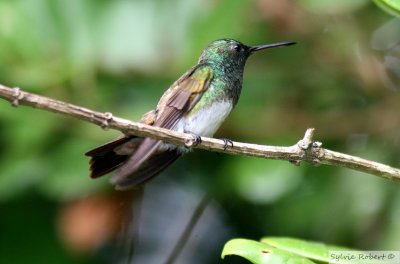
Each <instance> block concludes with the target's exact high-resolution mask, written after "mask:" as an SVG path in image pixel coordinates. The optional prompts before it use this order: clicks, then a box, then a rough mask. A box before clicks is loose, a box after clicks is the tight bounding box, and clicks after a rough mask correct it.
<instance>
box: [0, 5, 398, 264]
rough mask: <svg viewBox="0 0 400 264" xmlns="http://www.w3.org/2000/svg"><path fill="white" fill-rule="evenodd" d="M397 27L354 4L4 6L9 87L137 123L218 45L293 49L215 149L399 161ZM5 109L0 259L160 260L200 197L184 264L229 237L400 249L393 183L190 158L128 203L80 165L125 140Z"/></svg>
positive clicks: (212, 258)
mask: <svg viewBox="0 0 400 264" xmlns="http://www.w3.org/2000/svg"><path fill="white" fill-rule="evenodd" d="M399 28H400V23H399V20H398V19H395V18H394V17H393V16H390V15H388V14H386V13H385V12H383V11H382V10H381V9H379V8H378V7H377V6H375V5H374V4H373V3H372V1H361V0H359V1H344V0H341V1H334V2H330V1H328V2H327V1H316V0H315V1H313V0H299V1H289V0H285V1H272V0H265V1H262V0H258V1H241V0H237V1H232V0H229V1H228V0H219V1H216V0H214V1H213V0H206V1H200V0H170V1H141V0H136V1H133V0H132V1H122V0H121V1H78V0H73V1H63V0H37V1H33V0H32V1H22V0H21V1H11V0H9V1H7V0H1V1H0V83H2V84H4V85H7V86H10V87H14V86H19V87H21V88H22V89H25V90H27V91H29V92H33V93H38V94H41V95H45V96H49V97H53V98H56V99H60V100H63V101H67V102H71V103H74V104H77V105H81V106H85V107H88V108H91V109H94V110H97V111H103V112H107V111H109V112H112V113H113V114H114V115H115V116H119V117H124V118H128V119H131V120H138V119H139V118H140V117H141V115H142V114H143V113H145V112H147V111H148V110H150V109H152V108H153V107H154V106H155V104H156V103H157V101H158V99H159V97H160V96H161V94H162V93H163V91H164V90H165V89H166V88H168V86H169V85H170V84H171V83H172V82H173V81H174V80H175V79H177V78H178V77H179V76H180V75H181V74H182V73H183V72H185V71H186V69H188V68H189V67H191V66H192V65H193V64H195V63H196V61H197V59H198V56H199V55H200V53H201V50H202V49H203V48H204V47H205V46H206V45H207V44H208V43H209V42H211V41H212V40H215V39H218V38H235V39H238V40H240V41H242V42H244V43H245V44H248V45H257V44H263V43H271V42H279V41H296V42H298V44H297V45H295V46H291V47H287V48H280V49H273V50H268V51H265V52H260V53H257V55H256V56H253V57H251V58H250V59H249V61H248V63H247V66H246V70H245V74H244V87H243V90H242V96H241V98H240V100H239V103H238V105H237V107H236V108H235V110H234V111H233V112H232V114H231V115H230V117H229V118H228V119H227V120H226V122H225V123H224V125H223V126H222V127H221V129H220V130H219V132H218V133H217V135H216V137H224V138H230V139H232V140H235V141H242V142H249V143H257V144H268V145H292V144H294V143H295V142H297V141H298V140H299V139H300V138H302V136H303V133H304V131H305V130H306V129H307V128H308V127H314V128H315V129H316V139H317V140H319V141H321V142H323V146H324V147H326V148H329V149H332V150H336V151H340V152H344V153H348V154H352V155H357V156H360V157H363V158H368V159H372V160H375V161H378V162H382V163H385V164H388V165H391V166H394V167H400V157H399V154H400V137H399V131H400V121H399V111H400V104H399V99H400V95H399V90H400V80H399V78H400V47H399V45H398V44H399V40H400V30H399ZM0 113H1V115H0V262H1V263H27V262H29V263H127V262H129V260H128V259H127V256H129V255H132V254H131V253H129V252H131V251H129V248H131V250H132V245H134V249H135V250H134V254H133V257H132V258H133V260H132V261H133V262H134V263H163V262H164V261H165V260H166V258H167V257H168V256H169V255H170V252H171V250H172V248H173V246H174V245H175V243H176V242H177V240H178V238H179V237H180V235H181V233H182V231H183V229H184V227H185V225H186V224H187V222H188V221H189V218H190V217H191V215H192V214H193V212H194V210H195V208H196V206H197V205H198V204H199V202H200V200H201V199H202V197H203V196H204V195H205V194H210V195H211V197H212V199H211V201H210V202H209V203H208V206H207V209H206V210H205V212H204V214H203V215H202V217H201V218H200V219H199V220H198V224H197V225H196V226H195V229H194V231H193V233H192V236H191V237H190V240H189V241H188V242H187V243H186V245H185V247H184V248H183V250H182V254H181V256H180V258H179V259H178V262H177V263H218V262H220V260H219V254H220V253H221V250H222V247H223V245H224V243H225V242H226V241H227V240H229V239H230V238H234V237H244V238H251V239H256V240H259V239H260V238H261V237H263V236H293V237H298V238H302V239H311V240H317V241H322V242H325V243H333V244H339V245H342V246H348V247H354V248H358V249H366V250H367V249H370V250H395V249H399V248H400V221H399V219H400V191H399V185H398V184H396V183H393V182H390V181H387V180H384V179H381V178H378V177H375V176H372V175H368V174H363V173H359V172H355V171H352V170H349V169H343V168H338V167H329V166H319V167H312V166H310V165H307V164H301V166H299V167H296V166H294V165H292V164H290V163H288V162H284V161H270V160H264V159H259V158H250V157H239V156H230V155H224V154H215V153H212V152H205V151H201V150H195V151H193V153H191V154H190V155H186V156H185V157H183V158H181V159H180V160H179V161H177V162H176V163H175V164H174V165H173V166H171V167H170V168H169V169H168V170H167V171H166V172H165V173H163V174H162V175H161V176H160V177H158V178H156V179H155V180H154V181H152V182H150V183H149V184H148V185H147V186H146V188H145V191H144V195H143V197H142V199H136V198H135V197H137V195H136V194H134V193H131V192H116V191H114V190H113V188H112V186H110V185H109V184H108V178H109V176H106V177H105V178H102V179H98V180H91V179H90V178H89V172H88V158H87V157H84V156H83V153H84V152H85V151H87V150H88V149H90V148H93V147H95V146H97V145H99V144H102V143H104V142H106V141H109V140H111V139H113V138H114V137H116V136H118V135H119V134H120V133H119V132H118V131H111V130H110V131H103V130H102V129H100V128H99V127H97V126H95V125H92V124H89V123H85V122H82V121H79V120H75V119H73V118H68V117H63V116H60V115H56V114H53V113H49V112H46V111H41V110H36V109H33V108H29V107H19V108H16V109H15V108H11V107H10V104H9V103H8V102H6V101H3V102H0ZM132 200H134V201H136V202H138V201H141V208H142V210H132V207H131V201H132ZM138 211H140V214H139V213H138ZM126 219H128V220H126ZM121 229H122V230H123V231H122V232H120V231H119V230H121ZM135 230H139V231H138V232H139V235H138V234H137V233H138V232H137V231H135ZM127 241H128V242H129V243H127ZM234 261H235V259H233V258H232V259H231V261H229V259H228V260H225V261H224V262H226V263H233V262H234ZM236 261H237V259H236Z"/></svg>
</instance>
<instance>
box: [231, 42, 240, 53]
mask: <svg viewBox="0 0 400 264" xmlns="http://www.w3.org/2000/svg"><path fill="white" fill-rule="evenodd" d="M232 49H233V50H236V51H237V52H241V51H242V47H241V46H240V45H238V44H235V45H233V46H232Z"/></svg>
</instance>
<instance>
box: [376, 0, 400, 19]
mask: <svg viewBox="0 0 400 264" xmlns="http://www.w3.org/2000/svg"><path fill="white" fill-rule="evenodd" d="M374 2H375V4H376V5H377V6H379V7H380V8H381V9H382V10H383V11H385V12H386V13H389V14H391V15H394V16H400V1H399V0H374Z"/></svg>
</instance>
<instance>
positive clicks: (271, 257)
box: [221, 238, 314, 264]
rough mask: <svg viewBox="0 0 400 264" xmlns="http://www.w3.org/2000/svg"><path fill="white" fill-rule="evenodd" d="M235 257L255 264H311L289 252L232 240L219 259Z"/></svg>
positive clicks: (309, 261) (244, 240) (245, 241)
mask: <svg viewBox="0 0 400 264" xmlns="http://www.w3.org/2000/svg"><path fill="white" fill-rule="evenodd" d="M228 255H237V256H240V257H243V258H245V259H247V260H249V261H250V262H252V263H256V264H286V263H287V264H313V263H314V262H312V261H311V260H309V259H307V258H303V257H299V256H296V255H295V254H292V253H290V252H287V251H284V250H281V249H278V248H275V247H273V246H270V245H267V244H264V243H261V242H257V241H254V240H248V239H241V238H237V239H232V240H230V241H228V242H227V243H226V244H225V246H224V249H223V250H222V254H221V258H225V256H228Z"/></svg>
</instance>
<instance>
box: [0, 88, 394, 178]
mask: <svg viewBox="0 0 400 264" xmlns="http://www.w3.org/2000/svg"><path fill="white" fill-rule="evenodd" d="M0 97H1V98H4V99H6V100H8V101H10V102H11V104H12V105H13V106H15V107H16V106H18V105H20V104H21V105H28V106H32V107H35V108H41V109H44V110H47V111H51V112H55V113H60V114H63V115H66V116H72V117H75V118H79V119H81V120H84V121H87V122H91V123H93V124H96V125H98V126H101V127H102V128H104V129H107V128H112V129H116V130H119V131H121V132H123V133H125V134H129V135H136V136H141V137H151V138H155V139H159V140H163V141H165V142H169V143H173V144H176V145H184V146H187V147H192V148H199V149H205V150H209V151H214V152H223V153H228V154H234V155H242V156H254V157H263V158H267V159H279V160H288V161H290V162H292V163H294V164H296V165H298V164H300V162H301V161H306V162H308V163H310V164H312V165H315V166H317V165H319V164H328V165H334V166H339V167H344V168H349V169H353V170H356V171H361V172H365V173H369V174H373V175H376V176H380V177H383V178H386V179H390V180H396V181H400V169H397V168H393V167H390V166H387V165H384V164H381V163H378V162H374V161H370V160H366V159H362V158H359V157H355V156H351V155H347V154H343V153H339V152H335V151H332V150H328V149H324V148H322V147H321V146H322V144H321V143H320V142H314V141H313V136H314V129H313V128H309V129H307V131H306V133H305V135H304V138H303V139H301V140H300V141H299V142H298V143H296V144H295V145H293V146H289V147H280V146H266V145H257V144H248V143H241V142H232V145H231V146H228V147H227V146H226V142H224V140H220V139H215V138H207V137H202V138H201V143H199V144H197V143H196V139H195V137H194V136H193V135H191V134H185V133H180V132H176V131H172V130H168V129H164V128H159V127H153V126H148V125H145V124H141V123H136V122H132V121H129V120H127V119H123V118H119V117H114V116H113V115H112V114H111V113H109V112H107V113H100V112H95V111H92V110H90V109H87V108H83V107H80V106H76V105H72V104H68V103H65V102H62V101H58V100H54V99H51V98H48V97H44V96H39V95H36V94H32V93H28V92H25V91H22V90H21V89H20V88H18V87H16V88H9V87H6V86H3V85H1V84H0Z"/></svg>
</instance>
